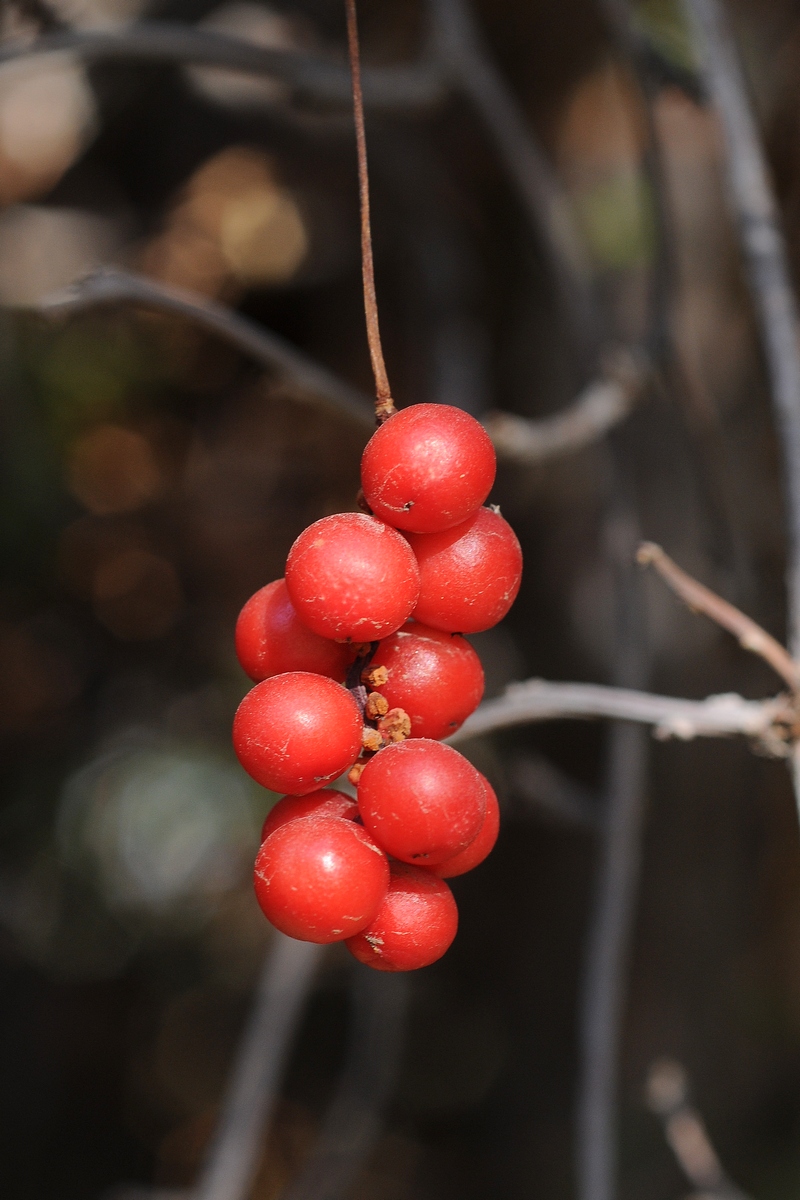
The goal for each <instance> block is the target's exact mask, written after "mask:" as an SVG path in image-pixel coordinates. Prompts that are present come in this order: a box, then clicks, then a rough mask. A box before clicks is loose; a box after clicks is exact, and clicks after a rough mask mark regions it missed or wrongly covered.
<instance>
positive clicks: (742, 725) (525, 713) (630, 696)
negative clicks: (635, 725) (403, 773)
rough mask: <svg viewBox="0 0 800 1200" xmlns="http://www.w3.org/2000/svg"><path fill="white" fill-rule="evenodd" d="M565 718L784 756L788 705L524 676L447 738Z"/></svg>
mask: <svg viewBox="0 0 800 1200" xmlns="http://www.w3.org/2000/svg"><path fill="white" fill-rule="evenodd" d="M569 717H611V718H614V717H616V718H618V719H620V720H623V721H639V722H641V723H642V724H644V725H652V726H653V727H654V732H655V736H656V737H657V738H659V739H667V738H679V739H680V740H681V741H691V740H692V739H693V738H696V737H729V736H732V735H735V734H740V735H742V736H744V737H748V738H752V739H754V740H755V741H756V742H757V743H758V744H759V746H760V747H761V748H762V749H763V750H764V751H765V752H766V753H768V754H771V755H773V756H775V757H776V758H785V757H786V756H787V753H788V738H789V732H790V730H791V728H792V726H793V724H794V720H795V716H794V710H793V708H792V706H791V704H790V701H789V698H788V697H787V696H775V697H773V698H770V699H768V700H745V699H743V698H742V697H741V696H738V695H736V694H735V693H733V692H728V693H725V694H723V695H718V696H707V697H706V698H705V700H683V699H679V698H677V697H675V696H658V695H654V694H653V693H651V692H638V691H634V690H632V689H629V688H616V687H606V686H605V685H603V684H597V683H551V682H549V681H548V680H545V679H528V680H526V681H525V682H524V683H512V684H511V685H510V686H509V687H508V688H506V691H505V692H504V693H503V695H502V696H497V697H496V698H495V699H494V700H487V701H486V702H485V703H484V704H482V705H481V706H480V708H479V709H478V710H477V711H476V712H474V713H473V714H472V716H471V717H468V718H467V720H466V721H465V722H464V724H463V725H462V726H461V728H460V729H459V730H458V732H457V733H454V734H453V735H452V737H450V738H448V742H449V743H450V744H451V745H460V744H461V743H462V742H466V741H468V740H469V739H470V738H473V737H478V736H480V735H481V734H485V733H493V732H494V731H495V730H498V729H509V728H512V727H513V726H514V725H527V724H528V723H529V722H532V721H557V720H561V719H563V718H569Z"/></svg>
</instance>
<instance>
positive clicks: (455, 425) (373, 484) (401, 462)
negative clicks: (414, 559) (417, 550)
mask: <svg viewBox="0 0 800 1200" xmlns="http://www.w3.org/2000/svg"><path fill="white" fill-rule="evenodd" d="M496 465H497V463H496V459H495V453H494V446H493V445H492V443H491V441H490V439H489V435H488V434H487V432H486V430H485V429H484V428H483V426H482V425H479V424H478V422H477V421H476V420H475V418H474V417H471V416H469V414H468V413H465V412H462V411H461V409H460V408H453V407H452V405H450V404H413V405H412V406H411V407H410V408H404V409H403V410H402V412H399V413H396V414H395V415H394V416H393V417H391V418H390V419H389V420H388V421H386V422H385V423H384V424H383V425H381V427H380V429H378V430H377V432H376V433H374V434H373V435H372V437H371V438H370V440H369V441H368V442H367V445H366V449H365V450H364V456H363V458H362V459H361V486H362V487H363V489H364V496H365V498H366V501H367V503H368V504H369V506H370V508H371V509H372V511H373V512H374V513H375V516H376V517H380V518H381V520H382V521H388V522H389V524H390V525H395V526H396V527H397V528H398V529H408V530H410V531H412V532H414V533H437V532H438V531H440V530H442V529H449V528H450V527H451V526H452V525H457V524H458V523H459V521H463V520H465V519H466V517H468V516H470V515H471V514H472V513H474V512H475V510H476V508H479V507H480V505H481V504H483V502H484V500H485V499H486V497H487V496H488V495H489V491H490V489H491V486H492V484H493V483H494V475H495V469H496Z"/></svg>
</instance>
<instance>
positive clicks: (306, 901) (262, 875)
mask: <svg viewBox="0 0 800 1200" xmlns="http://www.w3.org/2000/svg"><path fill="white" fill-rule="evenodd" d="M254 883H255V889H256V898H257V900H258V903H259V904H260V905H261V909H262V911H263V913H264V915H265V917H266V918H267V919H268V920H269V921H271V922H272V924H273V925H274V926H275V928H276V929H280V931H281V933H288V935H289V936H290V937H294V938H300V940H301V941H304V942H341V941H344V939H345V938H348V937H351V936H352V935H353V934H355V933H357V932H358V931H359V930H360V929H363V928H364V927H365V926H366V925H368V924H369V923H370V921H372V920H374V918H375V916H376V914H377V913H378V911H379V909H380V906H381V904H382V902H383V899H384V897H385V895H386V890H387V888H388V886H389V863H388V860H387V858H386V855H385V854H384V853H383V851H381V850H379V849H378V847H377V846H376V845H375V843H374V842H373V841H372V839H371V838H370V836H369V834H368V833H366V831H365V830H364V829H363V828H362V827H361V826H360V825H356V824H355V823H354V822H353V821H346V820H343V819H342V818H341V817H333V816H311V817H302V818H301V819H300V820H298V821H287V822H286V824H285V825H281V826H280V828H278V829H276V830H275V832H274V833H271V834H270V835H269V837H268V838H267V840H266V841H265V842H264V843H263V845H262V846H261V849H260V850H259V852H258V855H257V857H256V865H255V876H254Z"/></svg>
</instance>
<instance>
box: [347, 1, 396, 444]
mask: <svg viewBox="0 0 800 1200" xmlns="http://www.w3.org/2000/svg"><path fill="white" fill-rule="evenodd" d="M345 9H346V11H347V47H348V50H349V52H350V74H351V76H352V79H353V116H354V118H355V125H356V149H357V151H358V198H359V202H360V205H361V275H362V277H363V280H364V315H365V316H366V319H367V341H368V342H369V356H370V358H371V360H372V374H373V375H374V376H375V396H376V400H375V417H376V419H377V421H378V424H382V423H383V422H384V421H385V420H386V419H387V417H391V416H392V414H393V413H395V412H396V411H397V410H396V408H395V406H394V401H393V400H392V393H391V390H390V388H389V378H388V376H387V374H386V364H385V362H384V361H383V348H382V347H381V331H380V328H379V326H378V300H377V297H376V295H375V267H374V264H373V261H372V230H371V228H370V221H369V174H368V172H367V138H366V134H365V133H364V97H363V95H362V93H361V54H360V51H359V46H358V21H357V19H356V0H345Z"/></svg>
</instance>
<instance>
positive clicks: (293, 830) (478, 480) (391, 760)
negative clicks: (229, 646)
mask: <svg viewBox="0 0 800 1200" xmlns="http://www.w3.org/2000/svg"><path fill="white" fill-rule="evenodd" d="M494 475H495V455H494V449H493V447H492V444H491V442H490V440H489V438H488V436H487V434H486V432H485V430H484V429H483V427H482V426H481V425H480V424H479V423H478V422H477V421H476V420H475V419H474V418H473V417H470V416H468V415H467V414H466V413H464V412H462V411H461V410H460V409H457V408H452V407H450V406H447V405H436V404H418V405H415V406H413V407H412V408H407V409H404V410H403V411H401V412H399V413H396V414H395V415H394V416H392V417H390V418H389V419H388V420H387V421H386V422H385V423H384V424H383V425H381V426H380V427H379V429H378V430H377V431H376V433H375V434H374V435H373V437H372V438H371V440H370V441H369V443H368V444H367V447H366V449H365V451H364V456H363V459H362V463H361V481H362V489H363V495H364V501H365V507H367V508H368V509H369V513H368V514H367V513H337V514H335V515H333V516H329V517H323V518H322V519H321V520H320V521H315V522H314V524H313V525H310V526H309V527H308V529H306V530H304V532H303V533H301V534H300V536H299V537H298V538H297V540H296V541H295V543H294V545H293V546H292V548H291V550H290V552H289V557H288V559H287V563H286V576H285V578H284V579H279V580H276V581H275V582H274V583H270V584H267V586H266V587H264V588H261V590H260V591H258V592H256V594H255V595H254V596H252V597H251V598H250V599H249V600H248V601H247V603H246V604H245V606H244V608H243V609H242V612H241V614H240V616H239V620H238V623H237V627H236V650H237V654H238V656H239V661H240V662H241V664H242V666H243V668H244V669H245V671H246V672H247V673H248V675H250V677H251V678H252V679H254V680H257V681H260V682H257V683H256V686H255V687H254V688H253V689H252V690H251V691H250V692H249V693H248V695H247V696H245V698H244V700H243V701H242V703H241V705H240V706H239V709H238V711H237V713H236V717H235V720H234V727H233V740H234V747H235V749H236V753H237V755H238V757H239V761H240V762H241V764H242V766H243V767H244V768H245V770H246V771H248V772H249V774H250V775H252V776H253V778H254V779H256V780H257V781H258V782H259V783H260V784H263V786H264V787H267V788H271V789H272V790H273V791H277V792H285V793H288V794H287V795H285V796H284V798H283V799H282V800H280V801H279V802H278V803H277V804H276V805H275V807H274V808H273V809H272V810H271V812H270V813H269V815H268V817H267V820H266V822H265V824H264V828H263V831H262V843H261V849H260V851H259V853H258V857H257V859H256V866H255V887H256V895H257V897H258V901H259V904H260V905H261V908H262V909H263V911H264V913H265V914H266V916H267V917H268V918H269V920H270V921H271V922H272V924H273V925H275V926H276V927H277V928H278V929H280V930H282V931H283V932H284V933H287V934H289V935H290V936H292V937H295V938H300V939H302V940H306V941H312V942H336V941H344V942H346V944H347V946H348V948H349V949H350V950H351V951H352V953H353V954H354V955H355V957H356V958H358V959H360V961H361V962H365V963H367V964H368V965H369V966H371V967H376V968H377V969H378V970H383V971H404V970H411V969H414V968H416V967H422V966H426V965H427V964H428V963H431V962H434V961H435V960H436V959H437V958H439V957H441V955H442V954H444V952H445V950H446V949H447V947H448V946H449V945H450V943H451V942H452V940H453V938H454V937H455V933H456V927H457V923H458V914H457V910H456V904H455V900H454V899H453V895H452V893H451V891H450V889H449V887H448V886H447V884H446V883H445V882H444V880H445V879H447V878H450V877H451V876H454V875H461V874H463V873H464V872H465V871H468V870H470V869H471V868H472V867H474V866H477V864H478V863H480V862H482V861H483V859H484V858H485V857H486V855H487V854H488V853H489V851H490V850H491V848H492V846H493V845H494V843H495V840H496V838H497V832H498V825H499V814H498V808H497V798H496V796H495V794H494V792H493V790H492V788H491V786H490V784H489V782H488V781H487V780H486V779H485V778H484V777H483V776H482V775H481V774H480V773H479V772H478V771H476V770H475V768H474V767H473V766H472V765H471V764H470V763H469V762H468V761H467V760H466V759H465V758H464V757H463V756H462V755H460V754H459V753H458V751H456V750H453V749H452V748H451V747H450V746H445V745H442V744H441V741H439V740H438V739H441V738H446V737H447V736H449V735H450V734H451V733H453V732H454V731H455V730H456V729H458V727H459V726H460V725H461V724H462V722H463V721H464V720H465V719H466V718H467V717H468V716H469V714H470V713H471V712H473V711H474V709H475V708H476V707H477V705H478V704H479V703H480V700H481V696H482V694H483V670H482V668H481V664H480V660H479V659H478V656H477V654H476V653H475V651H474V649H473V648H472V646H471V645H470V644H469V642H468V641H467V640H466V639H465V638H464V636H463V635H464V634H465V633H477V632H479V631H481V630H484V629H489V628H490V627H491V626H492V625H494V624H496V623H497V621H499V620H500V619H501V618H502V617H504V616H505V614H506V613H507V612H508V610H509V608H510V607H511V604H512V603H513V601H514V598H515V597H516V594H517V591H518V590H519V584H520V576H521V573H522V554H521V551H520V547H519V543H518V541H517V539H516V537H515V535H514V532H513V530H512V529H511V527H510V526H509V525H508V523H507V522H506V521H505V520H504V519H503V518H502V517H501V516H500V513H499V512H498V511H497V510H496V509H494V508H484V507H481V506H482V504H483V502H484V500H485V499H486V497H487V495H488V494H489V490H490V489H491V486H492V483H493V482H494ZM343 684H346V686H342V685H343ZM347 771H349V776H348V777H349V779H350V782H351V783H352V784H354V785H355V786H356V787H357V790H358V799H357V801H356V800H352V799H351V798H350V797H349V796H347V795H345V794H344V793H342V792H339V791H335V790H333V789H329V788H327V787H326V785H327V784H328V783H330V782H332V781H333V780H335V779H336V778H338V777H339V776H340V775H342V774H344V772H347Z"/></svg>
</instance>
